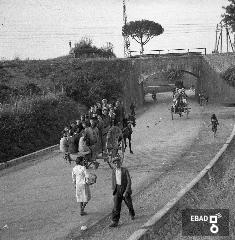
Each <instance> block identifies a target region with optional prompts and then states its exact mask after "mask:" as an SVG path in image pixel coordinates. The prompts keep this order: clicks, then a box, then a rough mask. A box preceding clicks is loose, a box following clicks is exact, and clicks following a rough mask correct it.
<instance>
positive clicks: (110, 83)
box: [0, 57, 135, 162]
mask: <svg viewBox="0 0 235 240" xmlns="http://www.w3.org/2000/svg"><path fill="white" fill-rule="evenodd" d="M130 68H131V64H130V63H129V64H128V63H126V62H125V61H122V60H118V59H117V60H104V59H98V60H97V59H92V60H83V61H82V60H79V59H73V58H69V57H66V58H57V59H51V60H42V61H41V60H38V61H36V60H31V61H30V60H25V61H20V60H14V61H2V62H0V132H1V136H0V162H3V161H7V160H10V159H12V158H15V157H19V156H22V155H25V154H28V153H30V152H33V151H36V150H38V149H41V148H44V147H48V146H50V145H53V144H56V143H58V142H59V138H60V136H61V131H62V130H63V128H64V126H65V125H68V124H69V122H70V121H71V120H75V119H76V118H78V117H79V115H80V112H81V108H84V107H81V104H82V106H86V107H89V106H90V105H91V104H94V103H95V102H96V101H101V100H102V99H103V98H107V99H108V101H111V102H112V101H114V100H116V99H117V98H120V97H122V96H123V92H124V82H125V80H126V76H129V75H128V74H127V73H129V72H130ZM133 91H135V89H133ZM78 104H80V105H78Z"/></svg>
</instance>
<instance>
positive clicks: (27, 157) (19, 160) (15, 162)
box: [0, 144, 59, 170]
mask: <svg viewBox="0 0 235 240" xmlns="http://www.w3.org/2000/svg"><path fill="white" fill-rule="evenodd" d="M58 148H59V144H56V145H53V146H50V147H48V148H44V149H41V150H38V151H36V152H33V153H30V154H27V155H24V156H22V157H19V158H14V159H12V160H10V161H7V162H4V163H0V170H3V169H5V168H9V167H12V166H15V165H18V164H20V163H23V162H26V161H28V160H31V159H32V158H35V157H39V156H42V155H44V154H46V153H49V152H52V151H54V150H56V149H58Z"/></svg>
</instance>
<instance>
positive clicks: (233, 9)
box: [222, 0, 235, 32]
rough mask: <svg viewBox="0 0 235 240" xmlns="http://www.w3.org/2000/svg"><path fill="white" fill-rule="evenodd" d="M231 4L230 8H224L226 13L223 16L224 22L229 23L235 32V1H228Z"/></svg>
mask: <svg viewBox="0 0 235 240" xmlns="http://www.w3.org/2000/svg"><path fill="white" fill-rule="evenodd" d="M228 2H229V3H230V4H229V5H228V6H226V7H223V9H224V10H225V11H226V12H225V14H223V15H222V18H223V21H224V22H225V23H227V24H228V25H229V26H230V27H231V28H232V30H233V32H234V31H235V0H228Z"/></svg>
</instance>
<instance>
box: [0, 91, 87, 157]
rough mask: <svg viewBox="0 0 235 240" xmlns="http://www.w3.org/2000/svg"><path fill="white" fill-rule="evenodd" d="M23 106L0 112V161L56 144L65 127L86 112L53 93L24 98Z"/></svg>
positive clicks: (70, 101) (74, 103) (69, 100)
mask: <svg viewBox="0 0 235 240" xmlns="http://www.w3.org/2000/svg"><path fill="white" fill-rule="evenodd" d="M26 105H28V106H26ZM24 106H25V110H24ZM24 106H22V105H21V106H18V110H17V109H15V110H14V111H13V110H12V111H3V112H1V116H0V132H1V135H0V162H4V161H7V160H10V159H12V158H15V157H19V156H22V155H25V154H28V153H31V152H33V151H36V150H39V149H41V148H44V147H48V146H51V145H54V144H57V143H58V141H59V138H60V137H61V131H62V130H63V128H64V126H65V125H67V124H68V122H70V121H71V120H75V119H76V118H79V116H80V113H81V112H84V111H85V108H84V107H82V106H81V105H79V104H77V103H76V102H74V101H72V100H71V99H68V98H67V97H65V96H54V95H49V96H46V97H36V98H34V99H32V98H31V99H29V100H28V102H27V101H26V100H25V102H24Z"/></svg>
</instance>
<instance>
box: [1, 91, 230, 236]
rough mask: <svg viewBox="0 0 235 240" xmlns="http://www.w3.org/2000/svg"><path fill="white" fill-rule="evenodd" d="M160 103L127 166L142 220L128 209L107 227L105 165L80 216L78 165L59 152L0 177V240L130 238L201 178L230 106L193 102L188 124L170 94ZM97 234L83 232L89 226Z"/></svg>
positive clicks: (137, 132) (143, 120)
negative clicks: (217, 124) (174, 111)
mask: <svg viewBox="0 0 235 240" xmlns="http://www.w3.org/2000/svg"><path fill="white" fill-rule="evenodd" d="M157 97H158V100H159V101H158V102H157V103H156V104H155V105H152V106H151V107H149V108H148V109H147V110H146V111H145V112H144V113H143V114H142V115H140V116H139V117H138V119H137V126H136V128H135V129H134V133H133V151H134V154H133V155H131V154H129V153H128V149H127V154H126V157H125V161H124V165H125V166H127V167H128V169H129V171H130V174H131V177H132V189H133V199H134V207H135V211H136V220H135V221H134V222H132V221H131V220H130V218H129V217H128V215H127V211H126V209H125V208H123V212H122V215H121V219H120V226H119V227H118V228H117V229H112V230H110V229H108V228H107V224H108V223H109V222H110V219H109V218H110V216H109V215H108V214H109V213H110V212H111V210H112V194H111V170H110V169H109V167H108V166H107V164H105V163H103V162H101V164H100V167H99V169H98V170H96V171H95V170H91V171H95V173H96V174H97V176H98V181H97V183H96V184H95V185H93V186H92V187H91V192H92V200H91V201H90V202H89V204H88V205H87V208H86V211H87V213H88V215H87V216H83V217H81V216H80V212H79V205H78V204H77V203H76V201H75V191H74V187H73V185H72V179H71V170H72V167H73V166H74V165H72V166H69V165H67V164H65V162H64V161H63V158H62V155H61V154H60V153H58V152H56V151H55V152H54V153H51V154H48V155H45V156H44V157H42V158H41V159H36V160H35V161H30V162H28V163H23V164H20V165H18V166H15V167H12V168H10V169H5V170H2V171H1V172H0V201H1V205H0V216H1V217H0V228H1V230H0V234H1V235H0V236H1V238H0V239H1V240H8V239H11V240H13V239H14V240H15V239H19V240H42V239H43V240H44V239H45V240H52V239H53V240H54V239H125V238H127V237H128V236H130V234H131V233H132V232H133V231H134V230H136V229H138V227H139V226H141V225H142V224H143V223H144V222H145V221H146V220H147V219H148V218H149V217H150V216H151V215H152V214H154V212H155V211H157V210H158V209H160V208H161V207H163V206H164V204H165V203H167V201H168V200H169V199H170V198H171V197H172V196H173V195H174V194H175V193H176V192H177V191H179V190H180V189H181V188H182V187H183V186H185V184H186V183H187V182H189V181H190V180H191V179H192V178H193V177H195V176H196V174H197V173H198V171H200V170H201V169H202V168H203V167H204V166H205V165H206V164H207V163H208V162H209V160H210V159H211V157H213V156H214V155H215V153H216V151H217V150H218V149H219V148H220V147H221V146H222V145H223V143H224V141H225V139H226V138H227V137H228V136H229V134H230V132H231V130H232V128H233V122H234V119H233V115H232V113H231V108H230V109H229V108H225V107H217V106H213V105H212V106H206V107H200V106H199V105H198V103H196V102H193V101H191V102H190V105H191V107H192V111H191V112H190V114H189V119H186V116H183V117H181V118H180V117H179V116H176V117H175V119H174V120H173V121H172V120H171V115H170V111H169V110H168V109H169V106H170V103H171V100H172V98H171V94H170V93H164V94H158V96H157ZM214 111H216V112H220V113H219V114H218V115H219V120H220V119H222V121H221V123H222V124H221V128H220V129H219V132H218V136H217V138H215V139H213V136H212V133H211V132H210V129H209V128H208V125H209V123H210V120H209V118H210V117H209V116H210V114H211V113H212V112H214ZM97 221H99V223H98V224H96V225H95V226H94V227H92V228H91V230H88V231H85V232H81V230H80V228H81V226H82V225H86V226H87V227H88V228H89V227H91V226H92V225H93V224H95V223H96V222H97ZM4 226H5V227H4Z"/></svg>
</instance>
